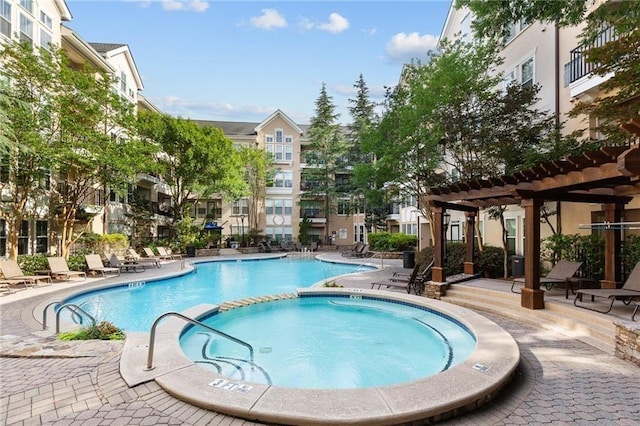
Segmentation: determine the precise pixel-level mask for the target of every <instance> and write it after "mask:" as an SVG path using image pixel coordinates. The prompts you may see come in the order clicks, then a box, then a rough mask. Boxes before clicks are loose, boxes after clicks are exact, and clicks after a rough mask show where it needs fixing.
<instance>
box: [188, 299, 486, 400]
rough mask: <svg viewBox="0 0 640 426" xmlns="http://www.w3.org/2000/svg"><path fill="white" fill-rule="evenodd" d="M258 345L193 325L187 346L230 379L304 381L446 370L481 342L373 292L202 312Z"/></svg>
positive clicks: (329, 385) (386, 380) (397, 377)
mask: <svg viewBox="0 0 640 426" xmlns="http://www.w3.org/2000/svg"><path fill="white" fill-rule="evenodd" d="M201 321H203V322H204V323H205V324H206V325H208V326H210V327H213V328H215V329H216V330H219V331H222V332H224V333H226V334H229V335H231V336H233V337H235V338H237V339H240V340H242V341H244V342H246V343H248V344H250V345H252V347H253V348H254V352H255V355H254V357H253V359H251V358H250V357H249V353H248V351H247V348H246V347H244V346H242V345H238V344H237V342H234V341H231V340H228V339H225V338H223V337H220V336H218V335H215V334H211V333H208V332H207V330H206V329H204V328H201V327H191V328H190V329H189V330H188V331H187V332H186V333H185V334H184V335H183V336H182V337H181V340H180V341H181V346H182V348H183V351H184V352H185V354H186V355H187V357H189V358H190V359H192V360H194V362H196V363H198V364H199V365H201V366H203V367H204V368H208V369H210V370H211V371H215V372H217V373H220V374H221V375H223V376H226V377H227V378H228V379H229V380H244V381H248V382H253V383H263V384H267V385H275V386H283V387H290V388H306V389H314V388H315V389H353V388H365V387H375V386H388V385H393V384H398V383H403V382H409V381H411V380H416V379H419V378H423V377H428V376H431V375H433V374H437V373H440V372H442V371H445V370H447V369H449V368H451V367H453V366H455V365H457V364H458V363H460V362H462V361H464V360H465V359H466V358H467V357H468V356H469V355H470V354H471V352H472V351H473V349H474V348H475V339H474V336H473V335H472V334H471V333H470V332H469V330H468V329H467V328H466V327H465V326H463V325H462V324H461V323H459V322H458V321H455V320H454V319H452V318H450V317H448V316H446V315H442V314H440V313H439V312H437V311H433V310H430V309H427V308H424V307H420V306H418V305H410V304H407V303H393V302H389V301H387V300H382V299H380V298H372V297H362V296H360V297H358V296H350V297H344V296H343V297H340V296H338V295H333V296H331V297H301V298H296V299H287V300H278V301H272V302H268V303H260V304H254V305H249V306H244V307H241V308H236V309H232V310H230V311H227V312H221V313H217V314H215V315H212V316H210V317H208V318H206V319H201Z"/></svg>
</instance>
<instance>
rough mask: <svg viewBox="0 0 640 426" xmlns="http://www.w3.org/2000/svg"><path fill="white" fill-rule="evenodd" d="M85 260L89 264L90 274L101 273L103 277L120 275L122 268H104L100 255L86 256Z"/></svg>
mask: <svg viewBox="0 0 640 426" xmlns="http://www.w3.org/2000/svg"><path fill="white" fill-rule="evenodd" d="M84 260H85V262H87V269H88V270H89V272H92V271H93V272H99V273H100V274H101V275H102V276H103V277H104V276H106V275H107V274H115V275H120V268H113V267H110V266H104V264H103V263H102V258H101V257H100V255H99V254H85V255H84Z"/></svg>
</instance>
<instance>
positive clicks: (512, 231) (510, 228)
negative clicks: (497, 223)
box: [505, 218, 516, 254]
mask: <svg viewBox="0 0 640 426" xmlns="http://www.w3.org/2000/svg"><path fill="white" fill-rule="evenodd" d="M505 225H506V227H507V253H508V254H515V253H516V220H515V218H514V219H506V220H505Z"/></svg>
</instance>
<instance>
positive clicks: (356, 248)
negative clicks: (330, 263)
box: [342, 242, 364, 257]
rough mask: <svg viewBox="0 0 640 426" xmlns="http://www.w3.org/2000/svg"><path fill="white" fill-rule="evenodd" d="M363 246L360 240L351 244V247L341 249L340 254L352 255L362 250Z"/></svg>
mask: <svg viewBox="0 0 640 426" xmlns="http://www.w3.org/2000/svg"><path fill="white" fill-rule="evenodd" d="M363 247H364V244H363V243H361V242H357V243H355V244H354V245H353V247H351V248H350V249H348V250H343V251H342V255H343V256H344V257H351V256H352V255H354V254H355V253H358V252H360V251H361V250H362V248H363Z"/></svg>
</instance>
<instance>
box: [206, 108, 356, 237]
mask: <svg viewBox="0 0 640 426" xmlns="http://www.w3.org/2000/svg"><path fill="white" fill-rule="evenodd" d="M196 121H197V122H198V123H199V124H200V125H201V126H214V127H217V128H219V129H221V130H222V131H223V132H224V134H225V136H226V137H227V138H229V139H230V140H232V141H233V143H234V145H235V146H236V147H240V146H246V147H253V148H258V149H264V150H265V151H266V152H268V153H269V154H271V156H272V158H273V166H274V168H275V175H274V177H273V179H271V180H270V181H269V182H268V184H267V187H266V189H265V194H264V196H261V195H259V194H258V195H257V196H256V197H255V198H254V197H251V198H245V199H240V200H237V201H233V202H225V201H224V200H223V199H221V198H219V199H215V200H207V201H200V203H199V205H197V206H196V207H195V211H194V217H195V218H196V220H197V221H198V222H197V223H203V222H204V221H205V220H206V218H207V217H213V218H215V220H216V223H218V224H219V225H220V226H222V227H223V231H222V233H223V236H225V235H236V236H239V235H249V233H250V232H252V231H256V230H257V231H260V234H261V235H264V236H266V237H268V238H271V239H272V240H275V241H282V240H285V241H296V240H297V239H298V237H299V231H300V222H301V221H302V220H306V221H308V222H309V223H310V229H309V232H308V233H309V236H310V238H311V240H313V241H318V242H320V243H322V244H333V245H350V244H353V243H354V242H355V241H365V239H366V230H365V224H364V214H362V213H357V212H356V213H354V212H352V211H350V210H349V209H348V208H347V207H346V205H347V202H346V201H347V200H348V195H349V194H346V193H345V194H344V198H342V199H341V198H338V199H337V200H334V201H335V203H336V213H335V214H334V213H330V214H327V212H325V211H323V209H322V208H321V206H319V205H318V206H314V205H304V206H301V205H300V200H301V199H302V198H303V196H304V192H305V190H306V189H308V187H309V185H312V184H313V183H312V182H308V181H305V179H304V169H305V168H306V167H309V165H308V164H307V162H306V160H305V151H306V150H308V145H309V140H308V139H307V136H306V134H307V130H308V126H307V125H301V124H297V123H295V122H294V121H293V120H292V119H291V118H290V117H289V116H288V115H287V114H285V113H284V112H283V111H281V110H276V111H274V112H273V113H272V114H270V115H269V116H268V117H266V118H265V119H264V120H263V121H261V122H259V123H250V122H229V121H207V120H196ZM335 178H336V185H337V186H340V184H341V183H344V182H345V181H346V180H348V173H345V174H342V175H338V176H336V177H335ZM251 206H254V207H253V208H251ZM305 218H306V219H305ZM247 243H249V241H247Z"/></svg>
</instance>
